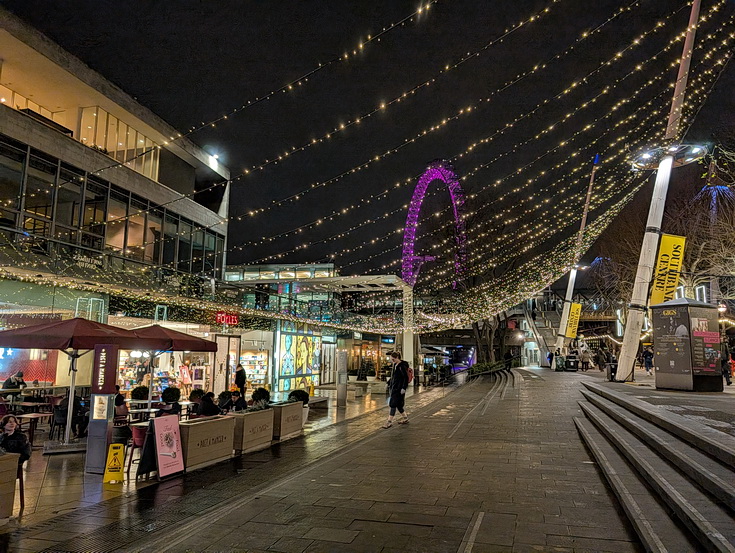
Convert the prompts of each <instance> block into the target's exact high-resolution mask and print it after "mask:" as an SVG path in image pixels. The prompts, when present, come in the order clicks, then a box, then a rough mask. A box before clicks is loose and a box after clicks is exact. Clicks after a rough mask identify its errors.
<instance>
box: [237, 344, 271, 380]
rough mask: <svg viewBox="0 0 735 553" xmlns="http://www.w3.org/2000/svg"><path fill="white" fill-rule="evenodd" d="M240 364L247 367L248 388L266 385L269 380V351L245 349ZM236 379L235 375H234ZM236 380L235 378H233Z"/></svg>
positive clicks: (244, 367)
mask: <svg viewBox="0 0 735 553" xmlns="http://www.w3.org/2000/svg"><path fill="white" fill-rule="evenodd" d="M240 364H241V365H242V367H243V369H245V376H246V378H247V386H248V388H253V389H254V388H261V387H265V385H266V383H267V382H268V352H267V351H262V350H261V351H258V350H244V351H243V352H242V353H241V354H240ZM233 379H234V376H233ZM233 382H234V380H233Z"/></svg>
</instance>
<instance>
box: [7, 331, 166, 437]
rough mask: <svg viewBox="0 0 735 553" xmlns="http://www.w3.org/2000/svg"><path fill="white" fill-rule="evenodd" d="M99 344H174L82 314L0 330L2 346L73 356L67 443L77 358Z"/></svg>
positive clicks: (142, 346)
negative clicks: (78, 316) (57, 352)
mask: <svg viewBox="0 0 735 553" xmlns="http://www.w3.org/2000/svg"><path fill="white" fill-rule="evenodd" d="M97 344H111V345H117V346H119V347H120V348H123V349H148V350H163V351H166V350H167V348H168V347H170V341H166V340H162V339H160V338H155V337H143V336H138V335H137V334H136V333H135V332H134V331H130V330H125V329H122V328H117V327H114V326H110V325H106V324H102V323H97V322H94V321H90V320H87V319H82V318H75V319H67V320H65V321H50V322H47V323H41V324H37V325H33V326H27V327H24V328H14V329H12V330H4V331H2V332H0V347H11V348H17V349H58V350H61V351H63V352H64V353H66V354H67V355H68V356H69V359H70V360H71V363H70V366H69V373H70V380H69V408H68V409H67V411H68V413H67V419H66V432H65V433H64V443H65V444H69V437H70V433H71V423H72V416H73V415H74V387H75V384H76V373H77V368H76V365H77V359H79V358H80V357H81V356H82V355H84V354H85V353H88V352H89V351H90V350H93V349H94V347H95V346H96V345H97ZM80 351H81V352H82V353H80Z"/></svg>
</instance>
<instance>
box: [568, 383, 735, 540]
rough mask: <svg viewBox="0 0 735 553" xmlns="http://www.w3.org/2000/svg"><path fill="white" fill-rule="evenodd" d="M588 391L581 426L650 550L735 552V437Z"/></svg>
mask: <svg viewBox="0 0 735 553" xmlns="http://www.w3.org/2000/svg"><path fill="white" fill-rule="evenodd" d="M584 386H585V388H586V390H582V394H583V395H584V397H585V401H580V402H579V405H580V407H581V408H582V411H583V412H584V415H585V417H586V418H582V417H579V418H575V419H574V422H575V424H576V426H577V429H578V430H579V433H580V434H581V436H582V438H583V440H584V442H585V443H586V445H587V447H588V448H589V449H590V451H591V452H592V454H593V456H594V457H595V459H596V460H597V462H598V465H599V467H600V469H601V470H602V472H603V473H604V475H605V477H606V478H607V480H608V482H609V484H610V486H611V487H612V489H613V491H614V492H615V494H616V496H617V497H618V500H619V501H620V504H621V505H622V507H623V509H624V511H625V513H626V514H627V516H628V518H629V519H630V521H631V523H632V525H633V527H634V528H635V530H636V532H637V533H638V535H639V537H640V539H641V541H642V542H643V545H644V547H645V549H646V551H650V552H660V553H664V552H668V553H701V552H704V551H718V552H729V553H735V437H733V436H731V435H730V434H726V433H724V432H720V431H717V430H714V429H713V428H710V427H708V426H705V425H704V424H701V423H698V422H696V421H693V420H690V419H688V418H684V417H682V416H680V415H677V414H675V413H671V412H668V411H665V410H663V409H658V408H657V407H656V406H654V405H651V404H650V403H647V402H645V401H641V400H639V399H636V398H635V397H633V396H631V395H629V394H626V393H624V392H619V391H615V390H614V389H612V388H610V387H609V386H605V385H600V384H595V383H584Z"/></svg>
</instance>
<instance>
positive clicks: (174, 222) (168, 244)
mask: <svg viewBox="0 0 735 553" xmlns="http://www.w3.org/2000/svg"><path fill="white" fill-rule="evenodd" d="M178 232H179V222H178V219H177V218H176V217H172V216H171V215H166V221H165V223H164V225H163V244H162V247H163V260H162V261H161V263H162V264H163V265H164V266H166V267H176V243H177V241H178Z"/></svg>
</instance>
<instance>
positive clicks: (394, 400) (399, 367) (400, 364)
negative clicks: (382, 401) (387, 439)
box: [383, 351, 413, 428]
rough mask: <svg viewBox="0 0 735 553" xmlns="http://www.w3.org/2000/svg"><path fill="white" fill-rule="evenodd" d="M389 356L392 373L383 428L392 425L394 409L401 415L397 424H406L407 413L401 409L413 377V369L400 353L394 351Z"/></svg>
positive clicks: (394, 414)
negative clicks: (386, 415)
mask: <svg viewBox="0 0 735 553" xmlns="http://www.w3.org/2000/svg"><path fill="white" fill-rule="evenodd" d="M390 357H391V361H393V374H392V375H391V377H390V382H389V383H388V392H389V394H390V399H389V401H388V406H389V407H390V414H389V415H388V420H387V421H385V424H384V425H383V428H390V427H391V426H393V417H395V416H396V410H398V412H399V413H400V414H401V415H402V416H403V418H402V419H401V420H399V421H398V424H408V414H407V413H406V412H405V411H404V410H403V406H404V405H405V403H406V389H407V388H408V385H409V383H410V382H411V380H412V377H413V370H412V369H411V368H410V367H409V366H408V363H406V362H405V361H402V360H401V354H400V353H398V352H397V351H394V352H393V353H391V354H390Z"/></svg>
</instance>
